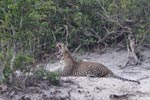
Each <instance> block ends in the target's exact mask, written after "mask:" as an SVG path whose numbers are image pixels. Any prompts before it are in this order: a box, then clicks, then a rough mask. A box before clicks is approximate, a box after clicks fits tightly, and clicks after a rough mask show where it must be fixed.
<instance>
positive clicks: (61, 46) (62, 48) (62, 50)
mask: <svg viewBox="0 0 150 100" xmlns="http://www.w3.org/2000/svg"><path fill="white" fill-rule="evenodd" d="M56 48H57V49H58V52H57V55H59V56H62V55H63V54H65V53H66V52H69V50H68V48H67V46H66V45H65V44H64V43H57V44H56Z"/></svg>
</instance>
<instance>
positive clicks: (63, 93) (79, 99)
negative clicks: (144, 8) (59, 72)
mask: <svg viewBox="0 0 150 100" xmlns="http://www.w3.org/2000/svg"><path fill="white" fill-rule="evenodd" d="M142 54H143V55H144V58H145V60H144V61H143V62H142V65H138V66H128V67H126V68H121V66H123V65H124V64H125V63H126V61H127V52H126V51H125V50H121V51H117V52H116V50H115V49H110V50H107V51H106V52H105V53H104V54H98V53H90V54H84V55H82V56H81V55H79V56H78V57H80V58H81V59H86V60H87V61H93V62H99V63H102V64H104V65H106V66H107V67H108V68H110V69H111V70H112V71H113V72H114V73H116V75H119V76H121V77H124V78H128V79H134V80H138V79H141V80H140V83H141V84H140V85H138V84H136V83H132V82H126V81H121V80H118V79H114V78H89V77H63V78H61V81H63V82H62V85H61V86H50V87H48V88H47V89H41V90H40V91H39V92H35V93H33V92H31V93H18V94H16V95H14V96H13V97H12V100H17V99H18V98H22V99H20V100H150V50H148V49H145V51H143V53H142ZM58 65H59V64H58V62H56V63H53V64H48V65H47V69H48V70H50V71H52V70H55V69H57V68H58ZM69 80H70V81H69ZM28 98H30V99H28ZM0 100H3V99H0Z"/></svg>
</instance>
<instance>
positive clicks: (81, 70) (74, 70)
mask: <svg viewBox="0 0 150 100" xmlns="http://www.w3.org/2000/svg"><path fill="white" fill-rule="evenodd" d="M56 47H57V48H58V49H59V52H58V54H59V55H60V56H61V59H60V64H61V66H62V67H61V69H62V70H61V72H60V75H61V76H92V77H113V78H117V79H120V80H123V81H130V82H136V83H138V84H140V82H139V81H136V80H130V79H126V78H122V77H119V76H117V75H115V74H114V73H113V72H112V71H111V70H110V69H108V68H107V67H106V66H104V65H103V64H100V63H95V62H87V61H78V62H77V61H75V60H74V59H73V57H72V56H71V53H70V51H69V50H68V48H67V46H66V45H64V44H63V43H57V45H56Z"/></svg>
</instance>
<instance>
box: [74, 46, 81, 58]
mask: <svg viewBox="0 0 150 100" xmlns="http://www.w3.org/2000/svg"><path fill="white" fill-rule="evenodd" d="M80 47H81V44H80V45H79V46H78V47H77V48H76V49H75V50H74V52H73V54H72V56H74V55H75V53H76V52H77V51H78V50H79V49H80Z"/></svg>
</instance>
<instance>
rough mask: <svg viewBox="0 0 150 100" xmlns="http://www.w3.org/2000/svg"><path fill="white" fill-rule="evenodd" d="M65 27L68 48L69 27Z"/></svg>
mask: <svg viewBox="0 0 150 100" xmlns="http://www.w3.org/2000/svg"><path fill="white" fill-rule="evenodd" d="M64 27H65V33H66V37H65V40H66V41H65V43H66V45H67V46H68V37H69V31H68V25H64Z"/></svg>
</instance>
